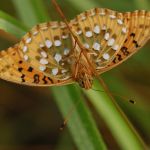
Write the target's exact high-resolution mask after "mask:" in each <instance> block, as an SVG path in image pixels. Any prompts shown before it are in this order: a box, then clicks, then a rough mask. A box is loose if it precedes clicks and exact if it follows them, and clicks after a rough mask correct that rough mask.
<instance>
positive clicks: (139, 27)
mask: <svg viewBox="0 0 150 150" xmlns="http://www.w3.org/2000/svg"><path fill="white" fill-rule="evenodd" d="M124 18H125V19H127V20H128V22H129V32H128V33H127V39H126V40H125V42H124V43H123V44H122V47H121V50H120V51H119V52H118V54H117V55H116V57H115V58H114V60H113V62H112V63H111V64H108V66H107V67H106V68H105V69H104V71H107V70H109V69H111V68H113V67H115V66H117V65H118V64H120V63H122V62H123V61H125V60H126V59H127V58H129V57H130V56H132V55H133V54H134V53H135V52H137V51H138V50H139V49H140V48H141V47H142V46H143V45H144V44H145V43H146V42H147V41H148V40H149V39H150V12H147V11H145V10H142V11H135V12H133V13H130V12H128V13H124Z"/></svg>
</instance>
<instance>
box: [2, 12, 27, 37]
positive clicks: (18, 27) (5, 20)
mask: <svg viewBox="0 0 150 150" xmlns="http://www.w3.org/2000/svg"><path fill="white" fill-rule="evenodd" d="M0 29H2V30H4V31H5V32H8V33H11V34H13V35H15V36H16V37H18V38H19V37H20V36H22V34H25V30H26V29H27V28H26V27H25V26H24V25H22V24H21V23H19V22H18V21H17V20H16V19H14V18H13V17H11V16H9V15H8V14H6V13H4V12H2V11H0Z"/></svg>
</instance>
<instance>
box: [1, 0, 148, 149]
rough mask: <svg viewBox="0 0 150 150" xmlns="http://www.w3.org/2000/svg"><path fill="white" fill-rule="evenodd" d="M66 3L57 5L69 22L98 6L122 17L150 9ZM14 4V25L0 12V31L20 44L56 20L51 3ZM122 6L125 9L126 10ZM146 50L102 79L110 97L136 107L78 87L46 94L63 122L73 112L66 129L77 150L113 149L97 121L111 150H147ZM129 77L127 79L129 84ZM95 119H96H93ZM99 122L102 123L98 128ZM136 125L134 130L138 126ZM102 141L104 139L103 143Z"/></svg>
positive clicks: (23, 0) (15, 0)
mask: <svg viewBox="0 0 150 150" xmlns="http://www.w3.org/2000/svg"><path fill="white" fill-rule="evenodd" d="M64 1H65V3H64ZM64 1H62V0H60V1H59V4H60V6H61V7H62V9H63V10H64V13H65V14H66V17H67V18H73V17H74V15H75V14H78V13H80V12H82V11H84V10H87V9H90V8H92V7H100V6H101V7H108V8H111V9H115V10H120V11H121V10H122V11H130V10H135V9H140V8H143V9H144V8H145V7H146V8H145V9H150V7H148V4H150V3H149V1H148V0H147V1H146V0H143V1H142V2H141V1H140V0H134V1H132V2H130V1H129V0H122V1H119V0H116V1H115V3H114V2H113V3H112V2H111V0H107V1H102V2H101V1H97V0H88V1H87V0H82V1H81V0H64ZM141 3H142V5H141ZM12 4H13V5H14V9H15V12H16V13H17V16H18V17H19V19H15V18H14V17H11V16H10V14H7V13H6V12H3V11H0V29H2V30H4V31H6V32H9V33H11V34H13V35H14V36H16V37H17V38H21V36H22V35H24V33H25V32H27V31H28V29H30V28H31V27H32V26H33V25H35V24H37V23H40V22H44V21H47V20H52V18H54V17H55V16H56V18H58V17H59V15H58V14H57V11H56V10H55V9H54V7H53V6H52V4H51V1H50V0H47V1H46V0H45V1H42V0H12ZM68 6H70V7H68ZM124 6H126V8H129V9H128V10H127V9H126V8H125V7H124ZM128 6H129V7H128ZM69 11H70V12H69ZM68 12H69V13H68ZM67 14H68V16H67ZM148 48H149V46H147V48H145V49H144V48H143V49H142V50H141V51H143V52H140V54H138V55H139V56H137V57H136V56H134V58H133V57H132V58H131V60H129V62H127V63H125V64H123V65H122V66H121V67H117V68H116V69H114V70H112V71H109V72H108V73H105V74H104V75H102V78H103V79H104V81H106V85H108V87H109V89H110V90H111V91H114V92H115V93H117V94H119V95H126V96H128V97H129V98H131V97H133V96H134V98H135V99H136V101H137V104H136V105H134V106H133V105H131V104H129V103H127V102H123V100H122V99H120V98H118V97H115V100H114V99H112V98H111V97H110V96H109V95H108V94H107V93H106V92H99V91H94V90H92V89H91V90H89V91H85V90H81V88H80V87H79V86H78V85H76V84H75V85H68V86H62V87H51V88H50V91H51V93H52V95H53V98H54V101H55V102H56V104H57V106H58V109H59V110H60V112H61V114H62V116H63V117H66V116H67V114H68V113H69V112H70V109H71V108H72V107H74V108H76V109H75V111H74V112H73V113H72V115H71V117H70V118H69V121H68V124H67V127H68V129H69V132H70V135H71V137H72V139H73V141H74V143H75V146H76V147H77V149H79V150H85V149H88V150H98V149H101V150H105V149H111V148H110V147H111V146H110V145H109V137H107V136H106V135H104V134H102V132H101V130H102V129H101V125H99V126H100V131H99V129H98V124H101V121H104V123H105V125H106V126H107V128H108V130H109V132H110V134H111V135H112V136H113V137H114V139H115V141H116V143H117V145H115V146H114V147H113V149H115V148H117V147H119V148H120V149H123V150H130V149H131V150H143V149H146V147H147V146H146V145H147V144H150V143H148V139H150V136H149V135H150V119H149V118H150V117H149V114H150V111H149V109H148V107H147V103H148V102H147V101H146V99H148V96H145V95H144V92H143V90H141V88H143V89H146V88H148V86H149V85H150V82H149V83H147V82H145V79H144V76H146V74H149V73H150V72H149V70H148V68H147V66H149V65H148V64H144V63H143V62H142V61H143V60H144V61H145V58H147V61H148V62H149V63H150V60H149V58H148V57H147V53H148V51H146V50H147V49H148ZM140 56H142V57H140ZM132 63H133V64H132ZM136 64H141V66H142V68H141V69H140V68H139V67H136ZM133 67H134V69H135V71H132V69H131V68H133ZM139 69H140V70H139ZM143 70H145V73H142V71H143ZM135 72H136V73H135ZM138 73H140V74H141V77H140V76H138V75H137V74H138ZM130 76H131V79H129V78H130ZM142 76H143V77H142ZM135 81H136V82H137V83H141V84H142V86H141V87H140V85H139V89H138V88H137V86H136V82H135ZM131 82H132V83H131ZM93 89H96V90H103V91H104V88H103V87H102V86H101V85H100V83H99V81H95V82H94V86H93ZM43 101H44V99H43ZM78 101H79V102H78ZM87 101H88V102H89V103H90V104H89V105H90V106H91V104H92V108H93V109H94V111H96V112H95V113H93V115H92V113H91V109H90V107H89V106H88V105H87V103H86V102H87ZM118 104H119V105H118ZM122 110H123V111H124V112H125V113H124V112H123V111H122ZM139 110H140V112H139ZM94 114H96V115H97V117H96V119H95V117H94ZM125 114H126V115H127V116H128V117H129V118H130V119H131V120H132V122H133V123H134V126H135V127H136V128H137V127H139V128H140V129H141V130H142V134H144V135H146V138H145V139H143V137H142V138H141V137H140V136H139V135H138V133H137V132H136V131H135V129H134V127H133V126H132V125H131V123H130V122H129V120H128V119H127V118H128V117H126V115H125ZM143 116H146V117H143ZM98 117H99V118H100V120H101V121H100V122H99V120H98ZM135 123H137V124H138V125H137V126H136V125H135ZM104 137H105V139H106V138H108V139H106V141H105V140H104ZM68 140H69V139H68ZM60 143H62V142H60ZM107 143H108V144H107ZM116 143H115V144H116ZM145 143H146V144H145ZM62 145H63V143H62ZM59 147H61V146H59ZM63 147H64V146H63ZM60 149H61V148H60ZM66 149H68V147H67V145H66V147H64V150H66ZM70 149H71V148H70ZM61 150H62V149H61Z"/></svg>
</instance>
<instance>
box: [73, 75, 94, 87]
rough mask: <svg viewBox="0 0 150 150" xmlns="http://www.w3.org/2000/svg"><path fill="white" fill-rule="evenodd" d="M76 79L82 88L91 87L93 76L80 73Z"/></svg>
mask: <svg viewBox="0 0 150 150" xmlns="http://www.w3.org/2000/svg"><path fill="white" fill-rule="evenodd" d="M76 80H77V82H78V83H79V85H80V87H82V88H85V89H90V88H91V87H92V84H93V78H92V77H91V76H90V75H88V74H81V75H80V76H79V78H77V79H76Z"/></svg>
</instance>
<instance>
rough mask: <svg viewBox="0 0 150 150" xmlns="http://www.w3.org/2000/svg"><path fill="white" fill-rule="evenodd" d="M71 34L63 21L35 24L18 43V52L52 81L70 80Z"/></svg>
mask: <svg viewBox="0 0 150 150" xmlns="http://www.w3.org/2000/svg"><path fill="white" fill-rule="evenodd" d="M72 47H73V44H72V39H71V35H70V33H69V31H68V29H67V27H66V25H65V24H64V23H58V22H49V23H44V24H40V25H37V26H35V27H34V28H33V29H32V30H31V31H30V32H29V33H27V34H26V35H25V36H24V37H23V39H22V40H21V42H20V43H19V54H20V56H21V58H22V59H23V60H24V61H25V62H27V63H29V64H30V66H31V67H32V68H34V69H36V70H37V71H39V72H40V73H42V74H43V75H45V76H47V77H49V78H52V79H53V80H54V81H59V82H64V81H66V80H67V81H68V80H69V81H70V79H71V78H72V76H71V58H70V55H71V53H72V52H71V51H72Z"/></svg>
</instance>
